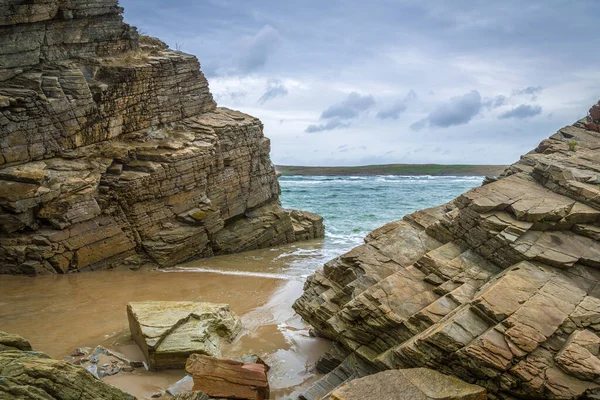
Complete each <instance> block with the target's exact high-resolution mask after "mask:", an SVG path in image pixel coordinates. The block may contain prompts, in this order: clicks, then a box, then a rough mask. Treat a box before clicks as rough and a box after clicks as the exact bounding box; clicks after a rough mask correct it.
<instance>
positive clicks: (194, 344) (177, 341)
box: [127, 301, 242, 369]
mask: <svg viewBox="0 0 600 400" xmlns="http://www.w3.org/2000/svg"><path fill="white" fill-rule="evenodd" d="M127 318H128V319H129V329H130V331H131V336H132V337H133V340H134V341H135V342H136V343H137V345H138V346H139V347H140V349H141V350H142V352H143V353H144V356H145V357H146V360H147V361H148V365H149V366H150V368H151V369H167V368H183V367H185V365H186V361H187V358H188V356H189V355H190V354H192V353H199V354H206V355H209V356H220V355H221V349H222V347H223V345H225V344H227V343H230V342H231V341H232V340H233V339H235V337H236V336H237V335H238V334H239V333H240V332H241V330H242V323H241V321H240V320H239V319H238V317H237V316H236V315H235V314H234V313H232V312H231V311H230V310H229V305H227V304H214V303H201V302H191V301H146V302H133V303H129V304H128V305H127Z"/></svg>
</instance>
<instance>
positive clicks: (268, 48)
mask: <svg viewBox="0 0 600 400" xmlns="http://www.w3.org/2000/svg"><path fill="white" fill-rule="evenodd" d="M280 43H281V35H280V34H279V31H278V30H277V29H275V28H273V27H272V26H271V25H265V26H263V27H262V28H261V29H260V30H259V31H258V32H257V33H256V35H254V36H252V37H250V38H248V39H246V40H245V41H244V43H243V47H244V49H245V52H244V53H243V54H242V55H241V57H240V60H239V69H240V71H242V72H246V73H248V72H252V71H255V70H257V69H260V68H262V67H264V66H265V64H266V63H267V60H268V58H269V56H270V55H271V53H272V52H273V51H274V50H275V49H276V48H277V47H279V45H280Z"/></svg>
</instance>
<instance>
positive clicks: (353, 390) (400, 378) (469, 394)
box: [331, 368, 487, 400]
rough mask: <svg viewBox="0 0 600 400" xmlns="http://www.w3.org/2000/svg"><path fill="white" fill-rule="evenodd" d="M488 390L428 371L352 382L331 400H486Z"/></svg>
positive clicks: (401, 372) (385, 374) (394, 373)
mask: <svg viewBox="0 0 600 400" xmlns="http://www.w3.org/2000/svg"><path fill="white" fill-rule="evenodd" d="M486 398H487V396H486V393H485V389H484V388H482V387H480V386H476V385H471V384H468V383H465V382H463V381H461V380H460V379H458V378H455V377H453V376H448V375H444V374H441V373H439V372H437V371H434V370H431V369H427V368H412V369H401V370H391V371H385V372H379V373H377V374H374V375H369V376H367V377H364V378H360V379H355V380H353V381H350V382H348V383H346V384H345V385H343V386H342V387H340V388H339V389H337V390H336V391H335V392H333V394H332V395H331V400H370V399H374V400H375V399H376V400H396V399H397V400H485V399H486Z"/></svg>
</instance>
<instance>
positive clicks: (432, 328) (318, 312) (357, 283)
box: [294, 117, 600, 399]
mask: <svg viewBox="0 0 600 400" xmlns="http://www.w3.org/2000/svg"><path fill="white" fill-rule="evenodd" d="M590 123H598V120H593V118H592V117H588V118H586V119H584V120H581V121H579V122H577V123H576V124H575V125H573V126H567V127H565V128H563V129H561V130H559V131H558V132H557V133H556V134H554V135H553V136H551V137H550V138H549V139H546V140H544V141H542V143H540V145H539V146H538V147H537V148H536V149H535V150H534V151H532V152H530V153H528V154H526V155H524V156H523V157H521V160H520V161H518V162H517V163H515V164H513V165H512V166H510V167H509V168H508V169H507V170H506V171H505V172H504V173H503V174H502V175H501V176H500V177H499V178H498V179H488V180H486V184H485V185H484V186H481V187H478V188H475V189H473V190H470V191H469V192H466V193H464V194H463V195H461V196H459V197H458V198H457V199H455V200H454V201H452V202H450V203H448V204H445V205H442V206H439V207H435V208H430V209H426V210H422V211H418V212H416V213H413V214H411V215H408V216H406V217H405V218H404V219H402V220H401V221H396V222H392V223H389V224H387V225H385V226H383V227H381V228H379V229H377V230H375V231H374V232H372V233H371V234H370V235H369V236H368V237H367V238H366V239H365V244H364V245H362V246H359V247H357V248H355V249H353V250H351V251H350V252H348V253H346V254H344V255H342V256H341V257H338V258H336V259H334V260H332V261H330V262H328V263H327V264H325V266H324V268H323V269H322V270H320V271H318V272H316V273H315V274H314V275H312V276H310V277H309V278H308V280H307V282H306V284H305V288H304V294H303V295H302V297H301V298H300V299H298V300H297V301H296V303H295V304H294V309H295V310H296V311H297V312H298V313H299V314H300V315H301V316H302V317H303V318H304V319H305V320H307V321H308V322H309V323H310V324H312V325H313V326H314V327H315V329H316V330H317V332H318V333H319V334H321V335H323V336H326V337H329V338H332V339H334V340H335V341H337V342H338V343H339V344H341V345H342V347H343V348H344V349H345V352H344V351H341V350H340V349H339V348H335V352H330V353H328V354H327V355H326V356H325V357H324V360H323V361H322V362H320V363H319V366H321V367H322V368H324V369H325V371H324V372H328V375H327V376H326V377H325V379H324V380H323V381H322V382H321V383H320V384H316V385H314V386H313V387H312V388H311V389H309V390H308V391H307V393H306V396H305V397H306V398H318V396H319V395H320V394H323V393H325V392H326V391H327V390H330V389H331V382H334V383H335V382H338V383H337V384H339V382H341V381H344V380H345V379H349V378H350V379H351V378H355V377H358V376H362V375H364V374H367V373H371V372H372V371H373V370H375V371H377V370H386V369H396V368H412V367H428V368H433V369H436V370H438V371H441V372H443V373H446V374H454V375H456V376H458V377H460V378H462V379H463V380H465V381H467V382H470V383H477V384H478V385H481V386H484V387H486V388H487V389H488V392H489V393H491V396H497V397H498V398H506V399H509V398H546V399H573V398H579V397H582V396H585V395H591V393H593V392H595V391H597V389H596V388H597V387H598V386H599V383H600V380H599V378H600V360H599V358H598V355H599V350H598V349H599V345H600V291H599V285H598V283H599V282H600V270H599V269H598V268H599V267H600V243H599V242H598V240H599V239H600V187H599V184H600V134H599V133H598V132H596V131H594V130H590V129H588V127H589V126H591V125H590ZM348 352H349V353H350V356H351V357H356V360H358V361H355V362H348V361H346V360H348V359H347V358H346V359H344V357H346V355H347V353H348ZM357 365H358V366H360V368H356V366H357Z"/></svg>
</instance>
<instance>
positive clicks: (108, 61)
mask: <svg viewBox="0 0 600 400" xmlns="http://www.w3.org/2000/svg"><path fill="white" fill-rule="evenodd" d="M122 11H123V10H122V8H120V7H118V4H117V0H8V1H4V2H2V5H0V38H2V39H1V46H0V273H11V274H44V273H65V272H71V271H82V270H93V269H99V268H109V267H112V266H115V265H117V264H121V263H123V262H138V261H139V259H140V258H149V259H150V260H152V261H154V262H156V263H158V264H160V265H162V266H169V265H173V264H175V263H178V262H181V261H184V260H187V259H190V258H193V257H206V256H211V255H215V254H224V253H231V252H238V251H243V250H249V249H255V248H258V247H265V246H270V245H276V244H282V243H287V242H291V241H294V240H301V239H308V238H314V237H319V236H322V235H323V226H322V219H321V218H320V217H319V216H317V215H314V214H311V213H305V212H300V211H289V210H284V209H282V208H281V205H280V203H279V192H280V190H279V185H278V183H277V178H276V174H275V170H274V167H273V165H272V163H271V160H270V158H269V151H270V143H269V140H268V139H267V138H266V137H264V135H263V126H262V124H261V122H260V121H259V120H258V119H256V118H253V117H251V116H249V115H246V114H243V113H240V112H237V111H232V110H228V109H225V108H217V107H216V104H215V102H214V100H213V97H212V95H211V93H210V91H209V89H208V83H207V81H206V79H205V77H204V75H203V74H202V72H201V71H200V65H199V63H198V60H197V59H196V58H195V57H193V56H191V55H188V54H184V53H182V52H178V51H172V50H169V49H168V48H167V46H166V45H165V44H164V43H162V42H161V41H159V40H158V39H154V38H148V37H140V36H139V35H138V33H137V31H136V29H135V28H133V27H131V26H129V25H127V24H125V23H124V22H123V20H122V16H121V13H122Z"/></svg>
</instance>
